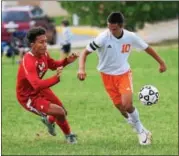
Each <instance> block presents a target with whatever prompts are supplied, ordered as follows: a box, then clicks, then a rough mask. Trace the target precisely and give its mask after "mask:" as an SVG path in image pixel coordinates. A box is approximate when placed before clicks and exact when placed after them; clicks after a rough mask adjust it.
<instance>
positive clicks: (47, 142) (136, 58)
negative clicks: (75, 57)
mask: <svg viewBox="0 0 179 156" xmlns="http://www.w3.org/2000/svg"><path fill="white" fill-rule="evenodd" d="M154 48H155V49H156V50H157V51H158V52H159V54H160V55H161V56H162V57H163V58H164V59H165V61H166V63H167V66H168V70H167V72H166V73H163V74H161V73H159V72H158V64H157V63H156V62H155V61H154V60H153V59H152V58H151V57H150V56H148V55H147V54H145V53H135V52H134V53H132V55H131V56H130V60H129V61H130V64H131V67H132V69H133V81H134V92H135V94H134V105H135V106H136V107H137V108H138V110H139V112H140V118H141V120H142V122H143V124H144V125H145V126H146V127H147V128H148V129H149V130H150V131H151V132H152V133H153V144H152V145H150V146H145V147H144V146H140V145H139V144H138V138H137V136H136V134H135V133H134V132H133V131H132V130H131V127H130V126H129V125H127V124H126V122H125V121H124V119H123V117H122V116H121V115H120V113H119V112H118V111H117V109H116V108H115V107H114V106H113V104H112V102H111V101H110V99H109V97H108V96H107V94H106V92H105V90H104V88H103V85H102V81H101V79H100V75H99V73H98V72H97V70H96V65H97V56H96V54H92V55H90V56H89V57H88V60H87V66H86V72H87V75H88V76H87V79H86V80H85V81H83V82H81V81H78V79H77V78H76V73H77V62H75V63H74V64H71V65H70V66H68V67H66V68H65V70H64V71H63V75H62V78H61V82H60V83H59V84H57V85H56V86H54V87H53V88H52V89H53V90H54V92H55V93H56V95H58V96H59V97H60V99H61V100H62V101H63V103H64V105H65V107H66V109H67V110H68V120H69V122H70V124H71V127H72V130H73V132H75V133H76V134H77V135H78V142H79V143H78V144H76V145H68V144H66V143H65V142H64V136H63V134H62V132H61V131H60V129H59V128H58V127H56V130H57V132H58V136H56V137H51V136H50V135H48V133H47V131H46V128H45V127H44V125H43V124H42V123H41V122H40V119H39V117H38V116H35V115H34V114H32V113H29V112H27V111H25V110H24V109H23V108H22V107H21V106H20V105H19V104H18V102H17V100H16V96H15V95H16V94H15V85H16V73H17V67H18V66H17V65H16V64H15V65H12V64H11V60H10V59H7V58H5V57H3V58H2V154H3V155H5V154H6V155H177V153H178V47H177V44H171V45H168V46H156V47H154ZM51 56H52V57H54V58H59V53H57V52H52V53H51ZM52 74H54V72H51V71H50V72H48V73H47V75H46V77H49V76H50V75H52ZM145 84H153V85H154V86H156V87H157V88H158V90H159V93H160V99H159V102H158V104H157V105H153V106H151V107H148V106H144V105H142V104H140V103H139V100H138V97H137V92H138V91H139V90H140V88H141V87H142V86H143V85H145ZM37 133H38V134H40V135H39V136H38V135H37Z"/></svg>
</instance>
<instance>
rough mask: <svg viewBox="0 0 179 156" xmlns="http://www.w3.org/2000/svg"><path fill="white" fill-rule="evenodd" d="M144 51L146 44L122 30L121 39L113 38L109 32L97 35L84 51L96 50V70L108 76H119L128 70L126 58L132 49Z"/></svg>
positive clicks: (132, 34)
mask: <svg viewBox="0 0 179 156" xmlns="http://www.w3.org/2000/svg"><path fill="white" fill-rule="evenodd" d="M133 47H134V48H137V49H140V50H145V49H146V48H147V47H148V44H147V43H146V42H144V41H143V40H142V39H141V38H139V37H138V36H137V35H136V34H135V33H133V32H130V31H128V30H125V29H123V35H122V36H121V38H119V39H118V38H116V37H114V36H113V35H112V34H111V32H110V31H109V30H106V31H104V32H102V33H101V34H99V35H98V36H97V37H96V38H95V39H94V40H93V41H92V42H90V43H89V44H88V45H87V47H86V49H87V50H88V51H89V52H93V51H95V50H96V49H98V51H97V54H98V57H99V63H98V67H97V69H98V70H99V71H100V72H103V73H106V74H110V75H121V74H123V73H125V72H127V71H128V70H130V65H129V63H128V57H129V55H130V53H131V50H132V48H133Z"/></svg>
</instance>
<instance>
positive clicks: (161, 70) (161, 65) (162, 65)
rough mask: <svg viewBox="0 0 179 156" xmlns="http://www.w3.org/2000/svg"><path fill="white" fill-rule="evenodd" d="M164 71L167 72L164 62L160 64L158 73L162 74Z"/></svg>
mask: <svg viewBox="0 0 179 156" xmlns="http://www.w3.org/2000/svg"><path fill="white" fill-rule="evenodd" d="M166 70H167V66H166V64H165V62H162V63H161V64H160V68H159V72H160V73H163V72H165V71H166Z"/></svg>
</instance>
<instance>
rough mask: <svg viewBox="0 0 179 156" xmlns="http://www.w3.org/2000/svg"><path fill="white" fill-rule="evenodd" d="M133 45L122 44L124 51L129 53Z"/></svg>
mask: <svg viewBox="0 0 179 156" xmlns="http://www.w3.org/2000/svg"><path fill="white" fill-rule="evenodd" d="M130 47H131V45H130V44H123V45H122V53H128V52H129V50H130Z"/></svg>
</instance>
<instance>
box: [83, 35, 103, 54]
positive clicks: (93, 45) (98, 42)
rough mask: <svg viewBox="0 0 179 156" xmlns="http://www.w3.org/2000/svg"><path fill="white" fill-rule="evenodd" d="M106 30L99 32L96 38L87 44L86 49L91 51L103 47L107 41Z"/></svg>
mask: <svg viewBox="0 0 179 156" xmlns="http://www.w3.org/2000/svg"><path fill="white" fill-rule="evenodd" d="M105 36H106V32H103V33H101V34H99V35H98V36H97V37H96V38H94V39H93V40H92V41H91V42H90V43H89V44H88V45H87V46H86V49H87V50H88V51H89V52H93V51H95V50H97V49H99V48H101V47H102V46H103V45H104V43H105Z"/></svg>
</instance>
